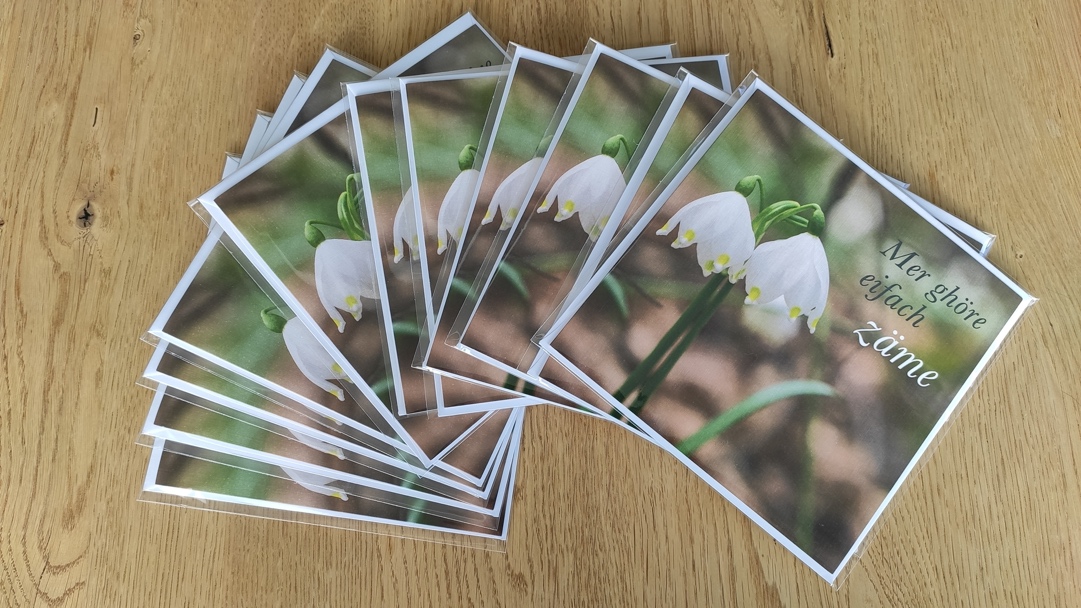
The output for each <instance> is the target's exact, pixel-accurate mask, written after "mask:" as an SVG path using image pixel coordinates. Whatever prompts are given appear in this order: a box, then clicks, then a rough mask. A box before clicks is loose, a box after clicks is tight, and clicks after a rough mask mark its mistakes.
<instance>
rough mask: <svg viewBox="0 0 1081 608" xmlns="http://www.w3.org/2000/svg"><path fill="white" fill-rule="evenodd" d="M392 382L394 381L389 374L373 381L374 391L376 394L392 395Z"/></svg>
mask: <svg viewBox="0 0 1081 608" xmlns="http://www.w3.org/2000/svg"><path fill="white" fill-rule="evenodd" d="M391 382H392V380H391V379H390V377H389V376H388V377H384V378H383V379H381V380H378V381H376V382H373V383H372V385H371V387H372V392H373V393H375V394H376V395H379V396H380V397H386V396H389V395H390V383H391Z"/></svg>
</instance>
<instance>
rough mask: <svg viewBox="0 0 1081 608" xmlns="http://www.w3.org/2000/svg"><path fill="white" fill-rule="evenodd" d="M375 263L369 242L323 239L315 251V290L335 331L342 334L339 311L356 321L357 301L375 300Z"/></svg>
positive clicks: (357, 314)
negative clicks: (349, 315)
mask: <svg viewBox="0 0 1081 608" xmlns="http://www.w3.org/2000/svg"><path fill="white" fill-rule="evenodd" d="M375 264H376V251H375V246H374V245H373V244H372V242H371V241H351V240H348V239H327V240H325V241H323V242H322V243H319V246H318V247H316V248H315V291H316V292H317V293H318V294H319V302H320V303H321V304H322V305H323V308H324V309H326V311H327V315H329V316H330V318H331V319H332V320H333V321H334V325H335V326H336V327H337V328H338V331H339V332H343V331H345V321H344V319H343V318H342V315H341V313H340V312H338V311H339V310H344V311H345V312H348V313H349V314H351V315H352V316H353V320H354V321H359V320H360V314H361V311H362V309H363V302H362V301H361V298H371V299H378V298H379V285H378V282H377V281H376V278H375V276H376V275H375Z"/></svg>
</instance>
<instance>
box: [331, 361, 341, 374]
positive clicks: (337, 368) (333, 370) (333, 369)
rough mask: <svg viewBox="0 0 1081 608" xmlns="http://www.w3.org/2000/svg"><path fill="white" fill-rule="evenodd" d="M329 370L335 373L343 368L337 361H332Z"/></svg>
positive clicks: (338, 372)
mask: <svg viewBox="0 0 1081 608" xmlns="http://www.w3.org/2000/svg"><path fill="white" fill-rule="evenodd" d="M330 371H332V372H334V373H335V374H340V373H342V372H343V371H344V370H342V366H340V365H338V364H337V363H334V364H333V365H331V366H330Z"/></svg>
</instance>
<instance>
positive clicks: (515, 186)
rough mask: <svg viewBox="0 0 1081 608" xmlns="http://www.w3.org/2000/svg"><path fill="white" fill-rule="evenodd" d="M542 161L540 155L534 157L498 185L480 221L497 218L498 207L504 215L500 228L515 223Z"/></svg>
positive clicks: (485, 221)
mask: <svg viewBox="0 0 1081 608" xmlns="http://www.w3.org/2000/svg"><path fill="white" fill-rule="evenodd" d="M542 162H543V160H542V159H541V158H540V157H537V158H532V159H530V160H529V161H527V162H526V163H525V164H523V165H522V166H521V167H518V168H517V169H515V170H514V171H512V172H511V174H510V175H508V176H507V177H506V179H504V180H503V181H502V182H501V183H500V184H499V186H498V187H496V189H495V192H494V193H493V194H492V200H491V202H490V203H488V211H487V212H485V214H484V219H482V220H481V221H480V223H481V224H488V223H491V221H492V220H494V219H495V212H496V210H497V209H498V210H499V214H500V215H501V216H502V217H503V222H502V223H501V224H500V225H499V229H500V230H506V229H507V228H510V226H511V224H512V223H514V218H516V217H518V213H519V211H521V209H522V205H523V204H525V198H526V197H527V196H529V187H530V186H531V185H532V184H533V180H534V179H535V178H536V177H537V171H539V170H540V167H541V163H542Z"/></svg>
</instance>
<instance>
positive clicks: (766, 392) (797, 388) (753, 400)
mask: <svg viewBox="0 0 1081 608" xmlns="http://www.w3.org/2000/svg"><path fill="white" fill-rule="evenodd" d="M803 396H811V397H836V396H837V391H836V390H834V389H833V387H832V386H830V385H828V384H826V383H825V382H819V381H818V380H789V381H787V382H779V383H777V384H774V385H773V386H767V387H766V388H764V389H762V390H760V391H758V392H757V393H755V394H753V395H751V396H749V397H747V398H746V399H744V400H743V401H740V402H739V403H737V404H736V405H735V406H733V407H732V408H731V409H729V410H727V411H725V412H724V413H722V414H721V415H719V416H717V417H716V418H714V419H713V420H710V421H709V422H707V423H706V424H705V426H703V427H702V428H701V429H699V430H698V432H697V433H695V434H693V435H691V436H690V437H688V438H686V439H684V440H683V441H681V442H679V443H678V444H676V449H677V450H679V451H680V452H682V453H684V454H687V455H690V454H692V453H694V451H695V450H697V449H698V448H700V447H702V445H703V444H705V443H706V442H707V441H709V440H710V439H713V438H714V437H716V436H717V435H720V434H721V433H723V432H725V431H727V430H728V429H730V428H732V427H733V426H734V425H736V424H738V423H740V422H742V421H743V420H745V419H746V418H747V417H748V416H750V415H751V414H753V413H755V412H757V411H759V410H762V409H765V408H767V407H769V406H770V405H772V404H774V403H777V402H778V401H782V400H784V399H788V398H791V397H803Z"/></svg>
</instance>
